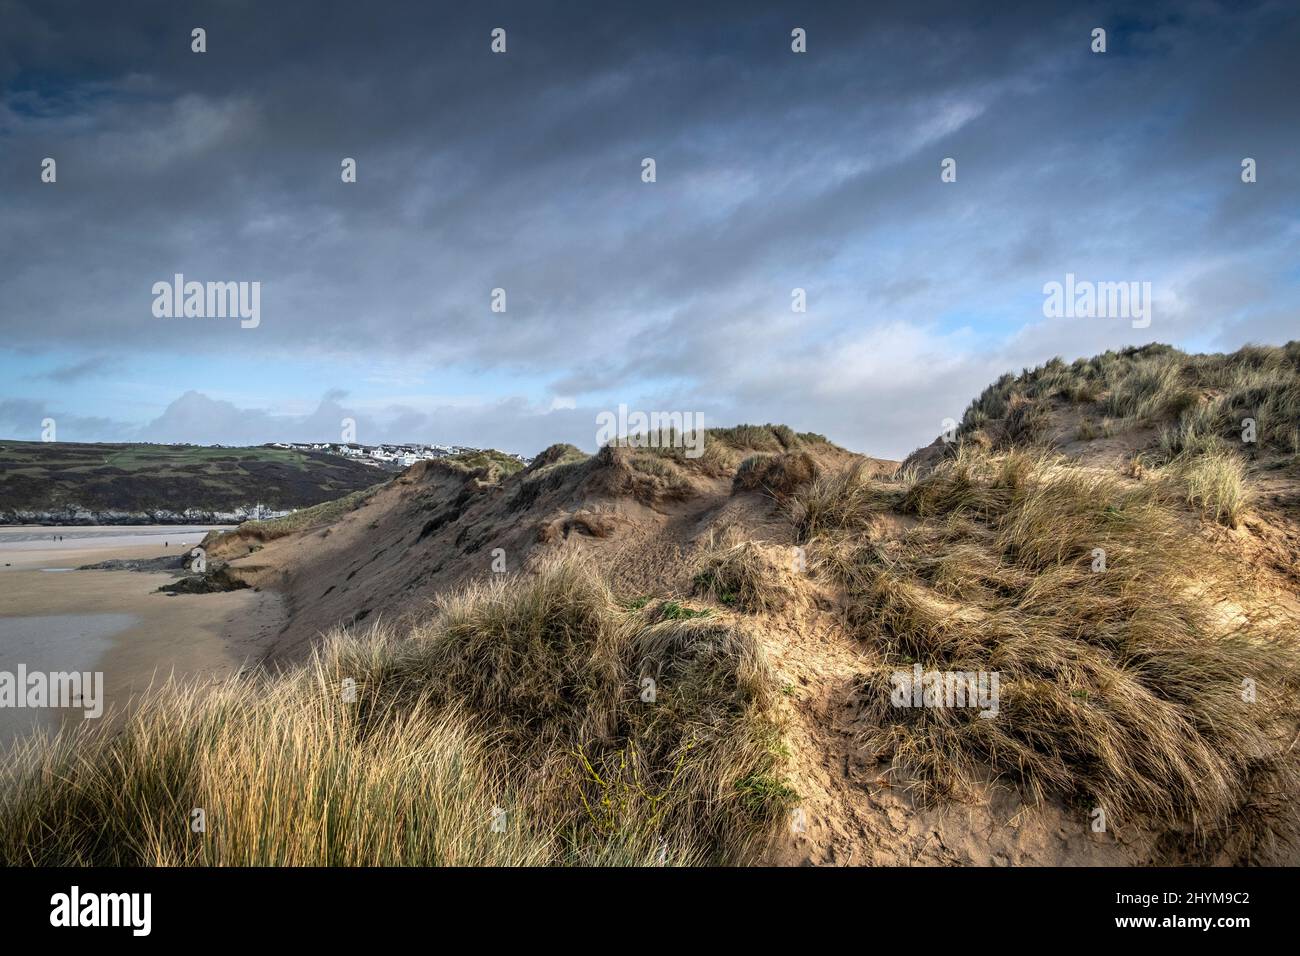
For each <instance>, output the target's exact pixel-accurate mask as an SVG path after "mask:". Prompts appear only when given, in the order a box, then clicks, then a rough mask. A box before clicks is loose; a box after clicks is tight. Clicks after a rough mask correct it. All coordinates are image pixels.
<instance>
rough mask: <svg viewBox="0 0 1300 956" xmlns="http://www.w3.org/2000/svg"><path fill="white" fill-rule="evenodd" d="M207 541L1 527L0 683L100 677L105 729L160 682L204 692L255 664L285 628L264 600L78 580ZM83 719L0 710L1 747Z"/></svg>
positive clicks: (276, 609)
mask: <svg viewBox="0 0 1300 956" xmlns="http://www.w3.org/2000/svg"><path fill="white" fill-rule="evenodd" d="M208 530H210V528H207V527H176V526H130V527H69V528H53V527H18V526H15V527H3V528H0V674H3V673H6V672H7V673H14V672H16V671H17V670H18V669H19V667H20V666H23V667H25V668H26V670H27V671H28V672H45V673H50V672H73V671H76V672H82V673H94V672H102V674H103V678H102V689H103V698H104V700H103V704H104V709H105V712H106V717H101V718H98V719H100V720H103V719H107V717H108V715H109V714H111V713H112V712H121V711H122V710H123V708H125V707H126V706H127V705H128V703H129V701H130V700H131V698H132V696H133V695H138V694H139V693H140V692H141V691H143V690H145V689H147V688H148V687H149V686H150V684H151V683H157V682H160V681H161V680H164V679H166V678H167V677H168V676H169V675H173V674H174V675H175V676H177V677H179V678H182V679H187V680H193V681H197V682H200V683H204V682H211V681H214V680H219V679H221V678H223V677H226V676H229V675H230V674H233V673H235V672H237V671H238V670H239V669H240V668H241V667H243V666H244V665H246V664H248V663H250V662H252V661H255V660H257V659H259V658H260V657H261V655H262V653H263V652H264V650H265V649H266V646H267V644H268V643H269V642H270V641H271V640H273V639H274V637H275V635H276V634H277V633H278V632H279V629H280V627H281V625H282V624H283V617H284V615H283V609H282V607H281V601H280V599H279V598H278V597H277V596H276V595H275V594H273V593H272V592H270V591H254V590H251V589H249V590H240V591H229V592H225V593H216V594H180V595H169V594H164V593H160V592H159V591H158V587H159V586H160V585H162V584H166V583H167V582H169V581H172V580H174V578H173V576H172V575H170V574H168V573H165V572H139V571H119V570H112V571H98V570H94V571H91V570H87V571H82V570H77V569H78V568H80V567H81V566H82V565H86V564H93V563H97V562H100V561H106V560H110V559H141V558H154V557H159V556H163V555H180V554H182V553H184V552H185V551H188V550H189V549H190V548H193V547H194V546H196V545H197V544H198V543H199V541H201V540H202V538H203V536H204V534H206V533H207V531H208ZM57 538H62V540H56V539H57ZM84 719H86V718H85V717H84V712H83V710H82V709H79V708H77V707H61V708H56V707H44V708H24V707H13V706H4V707H0V746H4V745H7V744H8V743H9V742H11V741H12V740H13V739H14V738H15V737H17V736H19V735H21V734H23V733H25V732H28V731H30V730H32V729H34V728H38V727H43V728H48V729H55V728H57V727H59V726H60V725H61V724H62V723H64V722H80V721H82V720H84Z"/></svg>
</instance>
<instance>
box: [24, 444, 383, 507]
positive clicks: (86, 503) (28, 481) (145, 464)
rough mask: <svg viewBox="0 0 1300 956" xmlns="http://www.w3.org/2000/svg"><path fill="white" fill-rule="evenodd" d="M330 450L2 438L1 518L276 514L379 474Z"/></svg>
mask: <svg viewBox="0 0 1300 956" xmlns="http://www.w3.org/2000/svg"><path fill="white" fill-rule="evenodd" d="M382 477H383V475H382V474H381V473H379V472H378V471H376V470H375V469H374V468H372V467H369V466H366V465H363V464H360V463H358V462H354V461H349V460H348V459H345V458H340V457H338V456H336V455H327V454H323V453H317V452H304V451H295V450H290V449H281V448H208V447H201V446H192V445H143V444H79V443H72V442H18V441H4V442H0V502H3V504H2V505H0V521H5V520H10V521H12V520H15V517H14V516H15V515H16V514H18V513H31V512H58V511H61V510H63V509H67V508H70V507H74V506H75V507H78V508H81V509H83V510H86V511H91V512H102V513H108V512H130V513H136V514H146V513H152V512H163V511H167V512H180V511H185V510H187V509H191V510H193V509H197V510H202V511H233V510H236V509H239V508H245V507H250V506H252V505H255V504H258V503H259V502H260V503H261V504H263V505H265V506H267V507H268V508H272V509H275V510H287V509H290V508H302V507H306V506H309V505H315V504H319V503H321V502H324V501H329V500H331V499H334V498H338V497H340V496H342V495H346V494H348V493H350V492H353V491H358V490H360V489H362V488H366V487H369V486H370V485H372V484H374V483H375V482H376V481H378V480H380V479H382Z"/></svg>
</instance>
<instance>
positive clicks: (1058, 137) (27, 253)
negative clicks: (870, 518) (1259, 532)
mask: <svg viewBox="0 0 1300 956" xmlns="http://www.w3.org/2000/svg"><path fill="white" fill-rule="evenodd" d="M621 6H622V5H613V4H605V3H600V4H597V3H528V4H522V3H514V4H490V3H487V4H485V3H472V4H471V3H467V4H458V5H448V4H439V3H409V4H396V3H382V2H380V3H370V4H345V3H314V4H299V3H276V4H269V3H254V2H232V3H222V4H208V5H197V6H195V7H189V6H181V5H177V4H174V3H161V2H160V3H151V2H145V3H135V4H132V5H131V6H130V8H129V10H127V11H124V10H122V9H121V8H119V7H115V6H113V5H84V4H76V3H61V2H53V3H50V2H42V3H40V4H35V3H33V4H18V3H14V2H12V0H0V18H2V19H3V23H4V30H3V31H0V82H3V84H4V96H3V100H2V101H0V147H2V148H0V183H2V184H3V186H2V187H0V216H3V221H4V223H5V228H4V229H3V230H0V262H4V263H5V266H4V268H3V271H0V322H2V323H3V328H4V333H5V337H6V340H7V343H6V344H8V345H9V346H11V347H22V348H28V349H41V348H46V349H59V348H68V347H70V346H73V345H76V346H78V347H86V348H94V349H101V350H112V351H113V354H114V355H115V356H116V357H118V358H121V359H123V360H125V361H126V362H128V363H129V361H130V358H131V356H133V355H165V354H184V355H187V356H188V355H193V354H194V352H195V350H199V351H201V352H203V353H207V354H220V355H222V356H224V357H227V358H232V357H233V358H238V357H240V356H242V355H248V356H250V357H251V356H258V357H262V356H266V355H283V356H288V357H293V358H296V359H299V360H301V359H303V358H304V357H306V358H310V357H311V356H312V355H322V356H326V355H328V356H333V357H338V356H348V357H350V358H351V360H353V361H355V362H356V363H357V365H358V366H362V367H364V366H365V365H366V364H367V363H378V362H381V361H383V360H385V359H389V358H394V357H399V358H402V359H404V360H419V361H426V362H428V363H430V364H431V365H435V366H436V365H452V364H454V365H458V366H461V367H465V368H474V369H481V370H483V371H484V372H485V373H486V374H490V375H495V376H498V377H499V378H500V379H501V380H502V381H504V380H505V377H506V376H507V375H509V374H510V373H514V372H519V373H525V374H529V375H532V376H535V377H540V378H541V379H542V380H544V381H547V382H549V383H551V388H552V390H553V392H554V394H556V395H561V396H578V397H579V398H580V399H582V398H583V397H584V396H586V397H587V398H585V399H583V401H580V402H579V403H578V404H579V406H580V407H579V408H575V409H569V408H563V409H558V410H550V411H547V410H546V398H547V396H541V395H526V396H520V395H517V394H513V393H510V392H509V391H508V390H507V391H503V392H501V393H500V394H499V395H498V396H497V397H496V398H494V399H491V400H489V401H487V402H486V403H484V404H483V405H482V406H481V407H480V408H478V409H475V410H467V409H465V408H464V407H460V406H446V407H445V408H444V407H442V406H439V408H438V409H437V410H429V409H422V410H415V409H409V408H403V407H400V406H397V407H394V408H391V409H389V410H388V411H387V412H386V413H385V415H384V416H382V418H383V420H384V421H387V422H388V423H389V426H391V427H416V426H417V425H418V426H419V427H421V428H429V429H436V428H444V427H445V428H455V429H457V430H459V429H460V426H459V425H455V424H452V422H453V421H461V422H466V423H468V424H469V425H470V426H472V427H473V428H478V429H480V430H481V433H482V436H486V437H480V438H479V440H478V442H477V443H482V444H489V443H496V444H504V442H505V438H506V437H508V436H514V435H515V434H516V433H517V432H520V431H521V429H526V430H527V431H524V432H523V433H524V434H526V435H531V436H533V437H531V438H527V439H524V440H525V442H526V444H525V446H524V448H523V450H535V448H530V447H529V446H533V445H538V444H544V443H545V440H552V439H553V440H560V439H565V440H574V439H573V437H572V436H573V435H574V434H576V433H577V432H576V431H575V429H578V427H579V425H578V423H579V422H581V421H583V420H590V417H591V416H590V409H589V408H587V406H588V405H589V404H590V403H592V402H598V401H607V400H608V396H609V395H610V394H611V393H614V392H618V393H619V394H624V393H626V394H627V395H628V396H629V398H636V399H641V400H645V401H659V402H662V403H663V404H664V406H665V407H672V408H681V407H686V405H685V403H687V402H691V403H693V404H692V405H690V406H689V407H694V408H701V409H706V410H707V411H708V412H709V413H710V414H712V415H716V416H721V417H724V418H732V419H740V418H763V419H768V418H771V419H774V420H791V419H794V418H798V419H799V421H794V420H791V421H790V423H791V424H797V425H798V426H799V427H802V428H810V429H813V430H817V431H825V432H831V433H832V434H833V437H839V438H841V439H843V440H845V441H849V442H851V443H853V444H854V445H856V446H858V447H863V448H869V449H871V450H877V451H881V452H884V451H889V452H893V453H900V452H905V451H906V450H907V449H908V447H910V445H911V444H915V443H916V442H917V441H923V440H925V438H926V437H928V435H929V434H931V433H933V432H935V431H937V430H938V421H939V419H941V418H942V417H943V416H945V415H949V414H954V410H955V412H956V413H958V414H959V412H960V407H961V406H962V405H964V403H965V402H966V401H967V400H969V398H970V397H972V396H973V394H974V393H975V392H977V391H978V390H979V388H980V387H982V385H983V384H986V382H987V380H988V379H989V378H990V377H993V376H995V375H996V374H997V373H998V372H1000V371H1002V370H1003V367H1004V363H1008V362H1014V363H1017V364H1022V363H1036V362H1041V361H1043V360H1044V359H1046V358H1048V357H1050V355H1052V354H1054V353H1055V352H1056V351H1070V350H1074V349H1084V350H1095V349H1097V348H1098V347H1100V348H1105V347H1108V346H1110V345H1114V344H1118V343H1119V342H1120V340H1125V341H1127V340H1128V339H1130V338H1133V337H1135V336H1136V333H1134V332H1132V331H1125V330H1123V329H1118V328H1116V327H1099V326H1096V325H1092V326H1086V327H1085V326H1080V325H1078V324H1076V325H1073V326H1069V325H1063V324H1060V323H1057V324H1052V323H1049V322H1047V321H1046V320H1044V319H1043V318H1042V315H1041V312H1040V311H1039V310H1038V306H1039V304H1040V303H1041V292H1040V290H1041V287H1042V284H1043V283H1044V282H1046V281H1050V280H1054V279H1060V278H1061V277H1062V276H1063V275H1064V274H1065V273H1066V272H1067V271H1074V272H1079V273H1081V274H1083V273H1085V272H1089V271H1091V273H1092V274H1093V276H1094V277H1095V278H1123V279H1128V278H1134V279H1154V280H1156V281H1157V282H1159V283H1160V285H1161V290H1162V293H1163V294H1164V295H1165V298H1166V300H1167V302H1168V308H1167V309H1166V310H1165V311H1164V312H1163V314H1162V318H1161V320H1160V321H1159V322H1158V323H1157V324H1156V325H1155V326H1153V327H1152V328H1151V329H1150V330H1148V331H1147V333H1146V334H1145V337H1144V338H1143V339H1142V340H1146V339H1152V338H1159V339H1164V340H1179V339H1180V337H1181V339H1182V340H1186V339H1189V338H1190V337H1192V336H1201V337H1211V338H1212V337H1214V336H1215V335H1218V336H1219V337H1220V338H1221V339H1222V342H1221V343H1220V344H1221V345H1223V346H1224V347H1235V345H1238V344H1240V340H1244V339H1248V338H1277V337H1278V336H1284V335H1285V334H1286V332H1285V329H1284V328H1283V326H1284V325H1285V319H1284V317H1285V316H1286V315H1287V314H1289V313H1288V308H1289V306H1293V305H1294V304H1295V302H1296V296H1295V281H1296V278H1295V276H1294V272H1293V269H1294V265H1293V264H1294V262H1295V261H1296V256H1295V253H1296V252H1297V251H1300V238H1298V237H1297V234H1296V231H1295V228H1294V223H1295V222H1296V213H1297V210H1298V208H1300V172H1298V171H1297V169H1296V163H1295V157H1296V156H1297V155H1300V124H1298V123H1297V122H1296V120H1297V110H1296V105H1295V100H1294V94H1293V93H1292V92H1291V91H1292V90H1294V89H1295V88H1296V87H1297V86H1298V85H1300V65H1297V57H1296V56H1295V55H1294V51H1295V49H1296V48H1297V43H1298V41H1300V27H1298V23H1297V17H1296V16H1295V15H1294V13H1293V11H1292V10H1291V9H1289V8H1288V5H1286V4H1282V3H1277V4H1269V3H1261V4H1255V5H1240V4H1232V5H1228V4H1215V3H1199V4H1194V5H1187V4H1169V5H1161V4H1154V5H1146V6H1144V7H1142V8H1140V10H1139V12H1136V13H1132V12H1124V11H1123V9H1122V8H1121V7H1118V6H1115V5H1107V4H1102V5H1097V6H1093V7H1090V8H1081V7H1079V6H1078V5H1074V4H1061V5H1050V4H1041V3H1025V4H998V5H987V6H978V7H977V6H974V5H970V4H916V3H908V4H898V5H896V6H893V7H888V8H886V7H882V6H880V5H876V4H872V5H865V4H858V3H845V4H817V5H808V4H786V5H781V4H762V3H758V4H755V3H735V4H718V3H714V4H699V3H694V2H691V3H656V4H641V5H627V6H626V8H625V9H620V8H619V7H621ZM796 25H797V26H802V27H804V28H806V29H807V31H808V37H809V40H808V43H809V53H808V54H806V55H804V56H794V55H792V54H791V53H790V50H789V31H790V28H791V27H793V26H796ZM1097 25H1102V26H1106V27H1107V28H1108V29H1109V42H1110V51H1109V52H1108V53H1107V54H1105V55H1104V56H1096V55H1094V54H1092V53H1090V52H1089V50H1088V37H1089V31H1090V29H1091V28H1092V27H1093V26H1097ZM194 26H203V27H204V28H205V29H206V30H207V31H208V50H209V52H208V53H206V54H204V55H202V56H199V55H195V54H193V53H191V52H190V50H189V32H190V29H191V28H192V27H194ZM496 26H503V27H505V28H507V30H508V33H509V53H508V54H507V55H506V56H493V55H491V54H490V53H489V52H488V39H489V37H488V34H489V31H490V30H491V29H492V28H493V27H496ZM1246 155H1251V156H1255V157H1256V158H1257V159H1258V160H1259V164H1260V173H1261V181H1260V182H1259V183H1257V184H1255V185H1253V186H1250V187H1243V186H1242V184H1241V183H1240V180H1239V178H1238V164H1239V163H1240V160H1241V158H1242V157H1243V156H1246ZM45 156H53V157H56V158H57V160H58V163H59V166H58V169H59V182H58V184H57V185H56V186H48V185H43V184H41V183H40V182H39V181H38V176H37V174H38V172H39V163H40V160H41V159H42V158H43V157H45ZM345 156H348V157H354V158H356V159H357V161H358V164H359V181H358V182H357V183H356V184H355V185H347V186H345V185H343V184H341V183H340V182H339V162H340V160H341V159H342V158H343V157H345ZM644 156H652V157H654V158H655V159H656V161H657V163H658V177H659V181H658V182H657V183H655V184H653V185H646V184H643V183H642V182H641V181H640V178H639V173H640V161H641V158H642V157H644ZM945 156H954V157H956V158H957V159H958V163H959V180H958V183H956V184H952V185H941V184H940V183H939V180H938V164H939V161H940V159H942V158H943V157H945ZM1243 263H1244V264H1248V265H1249V270H1246V269H1244V268H1240V267H1239V266H1241V265H1242V264H1243ZM1288 263H1289V264H1290V265H1288ZM1288 270H1292V271H1291V272H1290V273H1289V275H1290V279H1289V281H1290V283H1291V285H1290V287H1289V288H1287V287H1284V286H1281V285H1280V277H1282V276H1284V275H1287V274H1288ZM1246 271H1249V272H1250V274H1251V275H1253V276H1255V277H1256V278H1257V281H1253V282H1245V281H1240V280H1241V277H1242V276H1243V275H1244V274H1245V272H1246ZM176 272H183V273H184V274H185V275H186V276H187V278H192V279H199V280H207V279H213V280H259V281H261V282H262V283H263V292H262V322H261V325H260V326H259V327H258V328H257V329H256V330H241V329H239V328H238V326H237V323H233V322H224V323H223V322H221V321H219V320H182V319H171V320H160V319H156V318H154V317H153V315H152V314H151V313H150V305H151V302H152V296H151V294H150V287H151V286H152V284H153V283H154V282H156V281H159V280H169V279H170V278H171V276H172V275H173V274H174V273H176ZM1225 272H1226V273H1227V274H1229V275H1232V276H1234V277H1236V279H1237V281H1234V282H1233V287H1234V289H1236V290H1237V291H1238V293H1239V295H1238V296H1237V297H1234V298H1226V299H1225V297H1223V296H1220V295H1216V294H1215V293H1214V290H1213V288H1211V285H1212V283H1210V282H1209V280H1208V278H1207V277H1209V276H1211V275H1219V276H1221V275H1223V274H1224V273H1225ZM498 286H499V287H503V288H505V289H506V290H507V295H508V301H509V311H508V313H507V314H506V315H505V316H494V315H493V314H491V313H490V312H489V311H488V303H489V294H490V291H491V290H492V289H493V288H495V287H498ZM795 286H799V287H804V288H807V289H808V294H809V303H810V304H809V312H808V313H807V315H805V316H797V315H794V314H792V313H791V312H790V309H789V303H790V298H789V296H790V289H791V288H793V287H795ZM1202 304H1203V305H1202ZM1211 310H1212V311H1211ZM1290 314H1293V313H1290ZM964 315H974V316H997V322H996V323H993V324H990V325H989V327H983V326H980V327H978V328H976V329H975V331H974V334H969V332H968V331H963V326H964V325H976V326H978V325H979V322H978V321H977V320H975V319H965V318H961V316H964ZM954 316H957V317H956V318H954ZM880 355H885V356H889V357H890V359H891V361H890V362H889V363H887V364H879V363H877V362H876V361H875V358H876V357H877V356H880ZM935 370H946V372H947V374H944V375H938V374H934V373H935ZM327 384H329V383H322V385H327ZM499 387H500V388H506V386H505V385H501V386H499ZM195 394H196V395H197V392H196V393H195ZM317 394H319V393H317ZM597 396H599V397H597ZM199 398H202V396H199ZM342 398H343V396H341V395H336V396H327V397H326V400H325V403H322V405H323V407H324V406H326V405H327V403H332V404H329V405H328V407H326V408H325V411H324V412H322V413H321V414H322V417H321V419H320V424H321V427H325V424H326V423H327V419H328V418H329V416H333V415H335V414H336V413H337V411H338V409H337V408H335V407H333V406H334V405H339V406H340V407H341V404H342V402H341V400H342ZM457 416H460V418H459V419H457ZM511 416H515V417H514V418H512V417H511ZM583 416H586V419H584V418H583ZM516 419H518V420H519V421H524V422H526V424H525V425H522V426H521V425H520V424H519V421H517V420H516ZM291 420H292V421H293V422H295V423H296V424H295V425H294V427H295V428H297V427H307V425H304V423H302V422H299V421H298V420H297V419H296V418H293V417H292V416H289V417H287V418H286V416H284V415H278V414H276V413H273V412H257V411H256V410H255V409H241V408H236V407H235V406H234V405H230V404H229V403H227V405H226V406H221V405H216V404H212V400H210V399H209V400H206V404H205V402H203V401H200V400H199V399H198V398H195V397H193V396H192V395H186V396H182V398H181V399H178V401H177V403H174V404H173V406H172V407H171V408H168V409H167V410H166V411H165V412H161V413H160V415H159V417H158V418H157V420H156V421H154V422H153V424H152V425H150V426H148V428H147V429H146V432H147V433H148V434H151V435H163V434H165V435H167V436H171V437H172V438H173V440H179V439H180V438H183V437H185V430H186V429H192V430H193V431H192V433H190V440H202V438H201V437H200V436H203V435H216V434H217V433H218V432H219V433H220V434H223V435H226V434H231V433H234V432H235V431H239V432H240V433H241V434H245V433H246V434H250V435H253V434H255V435H257V436H258V437H259V439H260V440H268V439H271V438H275V437H282V436H280V435H278V434H271V433H270V432H272V431H273V430H274V429H276V428H285V427H288V426H289V423H290V421H291ZM227 422H229V424H226V423H227ZM377 422H378V420H377ZM205 423H207V424H205ZM218 423H220V424H218ZM927 423H928V424H927ZM309 424H310V423H308V425H309ZM389 426H380V425H379V424H378V423H376V424H375V426H374V427H375V428H376V429H377V430H378V429H380V428H381V427H389ZM329 427H330V429H332V430H331V431H329V432H325V433H322V434H321V435H318V436H312V437H333V434H334V431H336V430H337V422H334V423H332V424H330V425H329ZM582 427H584V428H585V427H586V426H582ZM918 428H919V429H921V431H920V433H918V432H917V431H916V430H917V429H918ZM205 429H206V431H205ZM587 430H588V431H590V430H591V429H587ZM494 436H500V437H494ZM538 436H542V437H543V438H544V439H545V440H541V441H539V439H538ZM398 437H400V436H398ZM208 440H222V441H224V440H226V439H223V438H216V437H210V438H209V439H208ZM464 440H466V441H471V442H472V441H473V439H472V438H465V439H464ZM585 444H587V445H590V441H589V440H588V441H587V442H586V443H585Z"/></svg>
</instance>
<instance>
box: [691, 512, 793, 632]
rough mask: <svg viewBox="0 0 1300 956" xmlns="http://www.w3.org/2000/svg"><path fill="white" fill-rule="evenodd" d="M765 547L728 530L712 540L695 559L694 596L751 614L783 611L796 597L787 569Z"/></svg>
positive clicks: (789, 564) (791, 557)
mask: <svg viewBox="0 0 1300 956" xmlns="http://www.w3.org/2000/svg"><path fill="white" fill-rule="evenodd" d="M787 554H788V555H790V557H789V563H787V564H786V565H785V567H783V566H782V565H781V564H780V563H778V562H777V560H775V559H774V558H773V556H772V555H771V553H770V552H769V551H768V550H767V549H766V548H764V547H763V546H762V545H759V544H758V543H756V542H754V541H748V540H745V539H744V538H743V537H742V536H741V535H740V534H739V533H738V532H736V531H735V530H734V529H732V528H728V529H727V530H726V531H724V532H723V533H722V534H721V535H719V536H717V537H715V536H714V535H713V534H710V536H709V540H708V541H707V542H706V543H705V545H704V547H703V548H702V549H701V551H700V553H699V555H698V556H697V558H696V559H695V568H694V575H693V578H692V581H693V589H694V593H695V594H698V595H701V596H703V597H706V598H708V599H709V600H712V601H717V602H718V603H719V604H725V605H727V606H729V607H734V608H738V609H739V610H742V611H746V612H748V613H751V614H758V613H766V614H770V613H773V612H776V611H780V610H781V609H782V608H784V607H785V606H786V604H788V603H789V601H790V600H791V598H792V597H793V592H792V591H791V589H790V587H789V585H788V584H787V582H786V569H788V568H791V567H792V566H793V561H794V559H793V555H792V553H791V552H790V551H789V549H787Z"/></svg>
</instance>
